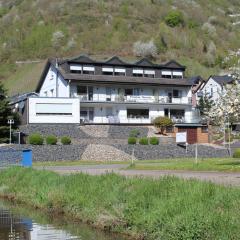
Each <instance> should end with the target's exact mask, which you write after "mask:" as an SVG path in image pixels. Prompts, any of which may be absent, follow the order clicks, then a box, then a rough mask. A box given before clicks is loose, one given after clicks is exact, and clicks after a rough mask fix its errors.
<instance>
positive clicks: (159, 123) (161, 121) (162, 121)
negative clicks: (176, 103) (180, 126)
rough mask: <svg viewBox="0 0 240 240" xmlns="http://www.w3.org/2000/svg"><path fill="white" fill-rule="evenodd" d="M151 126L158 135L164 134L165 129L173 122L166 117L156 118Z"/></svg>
mask: <svg viewBox="0 0 240 240" xmlns="http://www.w3.org/2000/svg"><path fill="white" fill-rule="evenodd" d="M153 124H154V126H155V127H156V128H158V129H159V130H160V134H164V131H165V130H166V128H167V127H171V126H173V122H172V120H171V119H170V118H168V117H157V118H155V119H154V120H153Z"/></svg>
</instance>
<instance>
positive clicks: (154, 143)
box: [149, 137, 159, 145]
mask: <svg viewBox="0 0 240 240" xmlns="http://www.w3.org/2000/svg"><path fill="white" fill-rule="evenodd" d="M149 143H150V144H151V145H158V144H159V139H158V138H157V137H151V138H150V139H149Z"/></svg>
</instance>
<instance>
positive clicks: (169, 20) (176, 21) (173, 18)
mask: <svg viewBox="0 0 240 240" xmlns="http://www.w3.org/2000/svg"><path fill="white" fill-rule="evenodd" d="M165 23H166V24H167V25H168V26H169V27H177V26H179V25H184V18H183V14H182V13H181V12H180V11H177V10H173V11H171V12H169V13H168V15H167V16H166V17H165Z"/></svg>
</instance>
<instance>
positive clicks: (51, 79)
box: [39, 66, 69, 97]
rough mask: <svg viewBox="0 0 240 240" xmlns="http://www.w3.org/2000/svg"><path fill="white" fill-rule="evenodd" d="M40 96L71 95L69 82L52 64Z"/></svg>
mask: <svg viewBox="0 0 240 240" xmlns="http://www.w3.org/2000/svg"><path fill="white" fill-rule="evenodd" d="M39 95H40V97H69V84H68V82H67V81H65V80H64V79H63V77H62V76H61V74H58V73H57V70H56V68H55V67H53V66H50V68H49V70H48V73H47V74H46V77H45V81H44V82H43V85H42V87H41V89H40V91H39Z"/></svg>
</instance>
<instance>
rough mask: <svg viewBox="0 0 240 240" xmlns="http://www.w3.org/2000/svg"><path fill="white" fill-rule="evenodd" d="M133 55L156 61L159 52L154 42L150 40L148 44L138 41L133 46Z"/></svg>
mask: <svg viewBox="0 0 240 240" xmlns="http://www.w3.org/2000/svg"><path fill="white" fill-rule="evenodd" d="M133 53H134V55H135V56H137V57H147V58H150V59H154V58H156V56H157V54H158V50H157V47H156V45H155V43H154V42H153V40H150V41H149V42H146V43H144V42H141V41H137V42H135V43H134V45H133Z"/></svg>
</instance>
